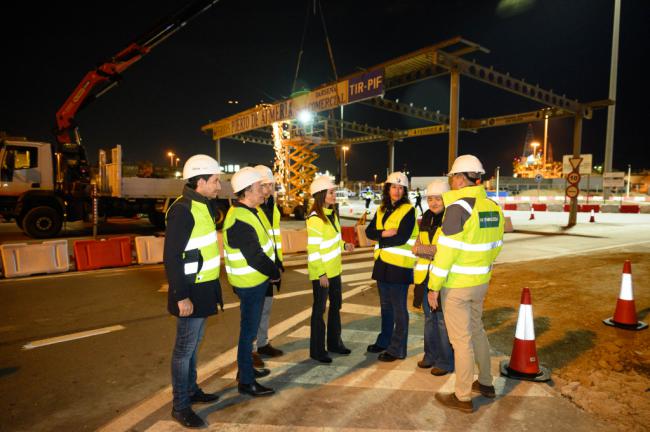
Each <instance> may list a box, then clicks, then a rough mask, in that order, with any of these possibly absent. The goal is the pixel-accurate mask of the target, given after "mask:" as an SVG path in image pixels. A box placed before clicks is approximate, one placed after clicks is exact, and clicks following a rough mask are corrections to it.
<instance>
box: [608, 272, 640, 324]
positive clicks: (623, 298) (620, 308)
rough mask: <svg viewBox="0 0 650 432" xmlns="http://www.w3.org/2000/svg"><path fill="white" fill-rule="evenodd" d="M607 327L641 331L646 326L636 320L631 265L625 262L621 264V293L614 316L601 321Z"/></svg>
mask: <svg viewBox="0 0 650 432" xmlns="http://www.w3.org/2000/svg"><path fill="white" fill-rule="evenodd" d="M603 322H604V323H605V324H607V325H609V326H614V327H619V328H622V329H626V330H643V329H645V328H648V324H647V323H644V322H643V321H638V320H637V318H636V307H635V306H634V291H633V289H632V263H631V262H630V260H625V263H624V264H623V276H622V278H621V291H620V293H619V295H618V300H617V301H616V310H615V311H614V316H613V317H611V318H607V319H605V320H603Z"/></svg>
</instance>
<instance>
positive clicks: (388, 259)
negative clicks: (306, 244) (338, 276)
mask: <svg viewBox="0 0 650 432" xmlns="http://www.w3.org/2000/svg"><path fill="white" fill-rule="evenodd" d="M417 235H418V226H417V224H416V222H415V209H414V208H413V206H412V205H411V203H410V202H409V199H408V179H407V178H406V175H405V174H404V173H402V172H394V173H392V174H390V175H389V176H388V178H387V179H386V182H385V184H384V189H383V196H382V204H381V206H380V207H379V209H377V212H376V213H375V216H374V218H373V219H372V221H371V222H370V224H369V225H368V227H366V236H367V237H368V238H369V239H371V240H376V241H377V242H378V243H377V244H376V245H375V252H374V258H375V264H374V267H373V270H372V278H373V279H374V280H376V281H377V287H378V288H379V300H380V309H381V332H380V333H379V335H378V336H377V340H376V341H375V343H374V344H372V345H369V346H368V348H367V351H368V352H371V353H380V354H379V356H378V357H377V358H378V360H380V361H384V362H391V361H395V360H397V359H404V358H405V357H406V344H407V339H408V325H409V315H408V310H407V308H406V297H407V294H408V287H409V285H410V284H411V283H413V267H414V266H415V262H416V259H417V258H416V256H415V255H413V253H412V252H411V248H412V247H413V245H415V240H416V238H417Z"/></svg>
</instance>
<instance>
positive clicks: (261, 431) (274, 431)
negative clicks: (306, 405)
mask: <svg viewBox="0 0 650 432" xmlns="http://www.w3.org/2000/svg"><path fill="white" fill-rule="evenodd" d="M186 430H187V429H184V428H183V427H182V426H180V425H179V424H178V423H176V422H175V421H171V420H162V421H159V422H156V423H155V424H154V425H153V426H151V427H150V428H149V429H147V430H146V431H145V432H154V431H155V432H178V431H186ZM204 430H206V431H220V432H284V431H286V430H292V431H294V432H337V431H339V432H368V431H369V429H367V428H346V427H338V426H337V427H325V426H294V425H291V426H288V425H273V424H256V423H249V424H246V423H211V424H210V425H209V426H208V428H207V429H204ZM372 431H373V432H425V431H426V429H377V428H372Z"/></svg>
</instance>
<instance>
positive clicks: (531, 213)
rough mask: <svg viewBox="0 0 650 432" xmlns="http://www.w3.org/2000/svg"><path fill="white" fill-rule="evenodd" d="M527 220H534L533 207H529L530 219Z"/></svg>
mask: <svg viewBox="0 0 650 432" xmlns="http://www.w3.org/2000/svg"><path fill="white" fill-rule="evenodd" d="M528 220H535V207H533V206H530V217H529V218H528Z"/></svg>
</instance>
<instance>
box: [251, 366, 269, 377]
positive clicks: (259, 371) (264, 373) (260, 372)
mask: <svg viewBox="0 0 650 432" xmlns="http://www.w3.org/2000/svg"><path fill="white" fill-rule="evenodd" d="M253 372H254V373H255V378H264V377H265V376H268V375H271V371H270V370H269V369H267V368H263V369H255V368H253Z"/></svg>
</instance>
